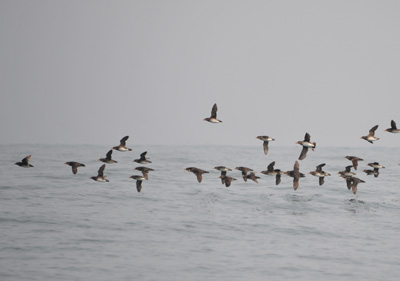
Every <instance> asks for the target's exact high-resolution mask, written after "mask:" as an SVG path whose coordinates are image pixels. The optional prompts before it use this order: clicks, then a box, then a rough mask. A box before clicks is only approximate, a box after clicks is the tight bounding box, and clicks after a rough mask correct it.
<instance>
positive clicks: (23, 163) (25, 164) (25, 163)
mask: <svg viewBox="0 0 400 281" xmlns="http://www.w3.org/2000/svg"><path fill="white" fill-rule="evenodd" d="M31 156H32V155H28V156H26V157H25V158H24V159H22V160H21V162H17V163H14V165H18V166H20V167H22V168H30V167H33V166H32V165H31V164H29V159H30V158H31Z"/></svg>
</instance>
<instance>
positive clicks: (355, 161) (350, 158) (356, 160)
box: [344, 156, 364, 170]
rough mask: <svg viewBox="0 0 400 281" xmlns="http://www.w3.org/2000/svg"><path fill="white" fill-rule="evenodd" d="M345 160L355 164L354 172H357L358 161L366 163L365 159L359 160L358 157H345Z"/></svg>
mask: <svg viewBox="0 0 400 281" xmlns="http://www.w3.org/2000/svg"><path fill="white" fill-rule="evenodd" d="M344 158H346V159H348V160H350V161H351V163H353V167H354V170H357V167H358V161H364V159H361V158H359V157H357V156H345V157H344Z"/></svg>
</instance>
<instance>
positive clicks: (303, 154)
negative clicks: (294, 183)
mask: <svg viewBox="0 0 400 281" xmlns="http://www.w3.org/2000/svg"><path fill="white" fill-rule="evenodd" d="M310 138H311V137H310V135H309V134H308V133H306V134H305V136H304V140H303V141H297V142H296V144H300V145H301V146H303V149H302V150H301V153H300V156H299V160H303V159H304V158H306V155H307V151H308V149H309V148H311V149H312V151H314V148H315V147H316V146H317V144H316V143H315V142H311V141H310Z"/></svg>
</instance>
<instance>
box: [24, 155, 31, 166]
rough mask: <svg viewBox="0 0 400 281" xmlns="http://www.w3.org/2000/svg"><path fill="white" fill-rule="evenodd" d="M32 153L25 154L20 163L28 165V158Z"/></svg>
mask: <svg viewBox="0 0 400 281" xmlns="http://www.w3.org/2000/svg"><path fill="white" fill-rule="evenodd" d="M31 156H32V155H28V156H26V157H25V158H24V159H22V161H21V162H22V164H24V165H28V162H29V159H30V158H31Z"/></svg>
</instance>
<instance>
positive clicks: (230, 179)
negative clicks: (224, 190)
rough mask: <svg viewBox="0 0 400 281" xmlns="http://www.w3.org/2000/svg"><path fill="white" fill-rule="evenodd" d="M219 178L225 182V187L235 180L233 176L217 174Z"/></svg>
mask: <svg viewBox="0 0 400 281" xmlns="http://www.w3.org/2000/svg"><path fill="white" fill-rule="evenodd" d="M219 178H220V179H221V181H222V183H223V184H225V186H226V187H230V186H231V183H232V181H235V180H236V179H235V178H232V177H229V176H219Z"/></svg>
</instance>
